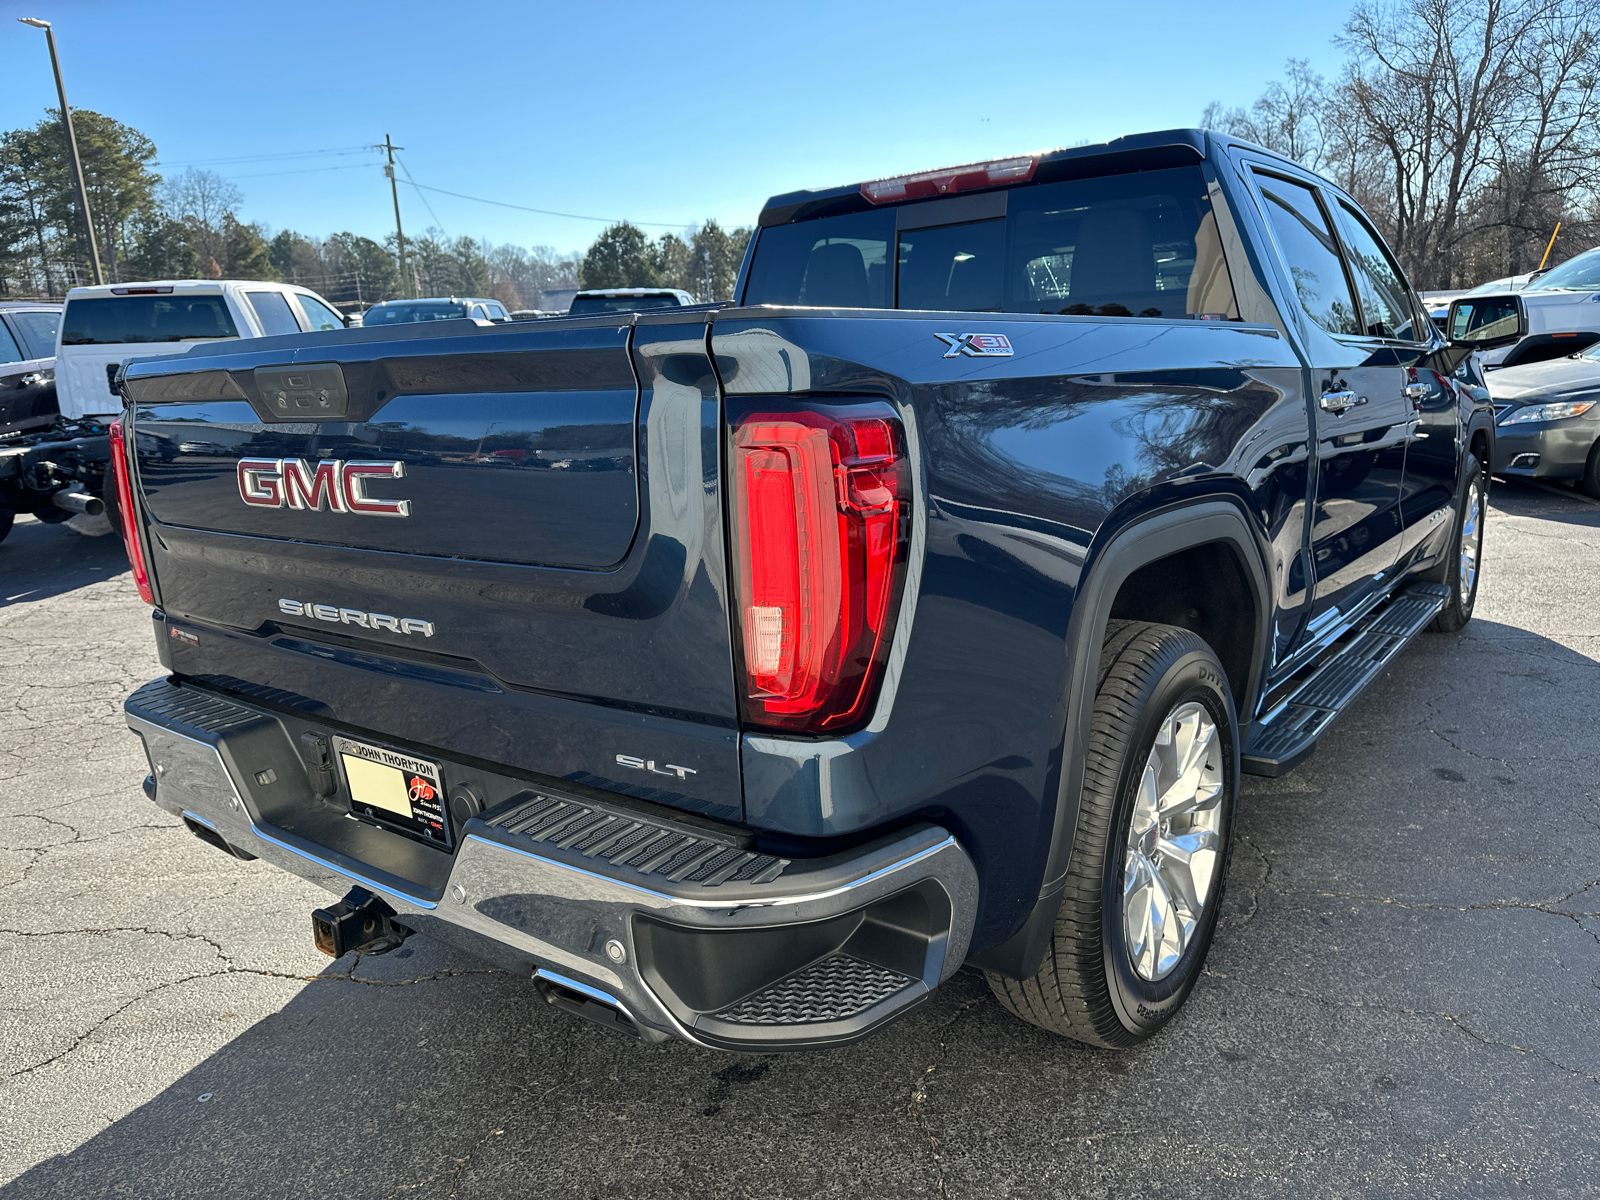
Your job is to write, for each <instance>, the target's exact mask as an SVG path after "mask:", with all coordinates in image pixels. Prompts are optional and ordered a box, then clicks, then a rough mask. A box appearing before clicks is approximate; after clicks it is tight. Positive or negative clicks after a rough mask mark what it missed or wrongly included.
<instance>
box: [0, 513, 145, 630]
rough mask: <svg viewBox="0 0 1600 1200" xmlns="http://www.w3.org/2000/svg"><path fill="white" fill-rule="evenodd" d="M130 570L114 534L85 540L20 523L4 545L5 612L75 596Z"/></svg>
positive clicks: (0, 602)
mask: <svg viewBox="0 0 1600 1200" xmlns="http://www.w3.org/2000/svg"><path fill="white" fill-rule="evenodd" d="M127 570H128V555H127V551H126V550H124V549H123V546H122V538H121V537H120V536H118V535H117V533H116V532H115V531H112V532H111V533H107V534H102V535H101V536H99V537H84V536H83V535H81V534H77V533H74V532H73V531H72V530H70V529H68V528H67V527H66V526H65V525H46V524H45V523H44V522H43V521H38V520H35V519H34V518H32V517H18V518H17V522H16V524H15V525H13V526H12V527H11V532H10V534H8V535H7V536H6V539H5V540H4V541H3V542H0V608H5V607H6V606H7V605H11V604H17V603H21V602H24V601H30V600H48V599H50V598H51V597H53V596H59V595H63V594H64V593H66V592H75V591H77V590H78V589H79V588H82V587H87V586H88V585H90V584H92V583H99V582H101V581H102V580H106V579H113V578H115V577H116V576H118V575H122V574H125V573H126V572H127Z"/></svg>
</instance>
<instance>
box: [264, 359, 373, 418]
mask: <svg viewBox="0 0 1600 1200" xmlns="http://www.w3.org/2000/svg"><path fill="white" fill-rule="evenodd" d="M255 380H256V387H257V388H259V389H260V391H261V408H262V409H264V410H265V412H266V413H267V414H269V415H270V416H271V418H272V419H274V420H279V421H329V420H338V419H340V418H342V417H343V416H344V415H345V412H346V410H347V408H348V407H349V403H350V392H349V389H348V388H346V387H345V382H344V371H343V370H342V369H341V368H340V366H339V364H338V363H304V364H301V363H296V364H295V365H294V366H292V367H257V368H256V370H255Z"/></svg>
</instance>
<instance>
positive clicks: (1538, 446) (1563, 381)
mask: <svg viewBox="0 0 1600 1200" xmlns="http://www.w3.org/2000/svg"><path fill="white" fill-rule="evenodd" d="M1489 392H1490V394H1491V395H1492V396H1493V398H1494V411H1495V426H1496V428H1495V441H1494V470H1495V473H1496V474H1498V475H1504V476H1506V477H1507V478H1516V477H1521V478H1527V479H1549V480H1561V481H1565V482H1575V483H1579V484H1581V485H1582V487H1583V489H1584V490H1585V491H1586V492H1588V493H1589V495H1591V496H1593V497H1594V498H1595V499H1596V500H1600V344H1596V345H1591V346H1590V347H1589V348H1588V349H1587V350H1585V351H1583V352H1581V353H1579V354H1573V355H1569V356H1568V357H1566V358H1557V359H1547V360H1545V361H1543V362H1538V363H1530V364H1527V365H1525V366H1520V367H1505V368H1503V369H1502V370H1499V371H1496V372H1495V373H1494V374H1493V375H1491V376H1490V377H1489Z"/></svg>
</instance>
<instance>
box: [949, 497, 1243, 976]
mask: <svg viewBox="0 0 1600 1200" xmlns="http://www.w3.org/2000/svg"><path fill="white" fill-rule="evenodd" d="M1097 540H1099V539H1097ZM1196 552H1199V557H1200V558H1201V559H1203V558H1204V556H1205V554H1207V553H1209V554H1226V555H1228V556H1230V559H1231V561H1232V562H1233V564H1234V566H1235V567H1236V569H1237V571H1238V579H1239V580H1240V582H1241V583H1242V584H1243V586H1244V587H1245V588H1246V589H1247V593H1248V597H1249V599H1250V601H1251V604H1252V608H1253V612H1252V614H1251V619H1250V629H1249V633H1248V636H1247V637H1245V638H1243V639H1240V640H1241V641H1242V642H1243V644H1244V645H1245V646H1246V647H1247V650H1245V651H1244V652H1242V653H1240V652H1237V647H1235V648H1234V649H1235V654H1234V657H1235V659H1236V664H1235V666H1234V667H1230V664H1229V663H1228V662H1226V661H1224V663H1223V665H1224V668H1225V669H1228V671H1229V682H1230V685H1231V684H1233V683H1234V678H1233V676H1234V670H1235V669H1236V668H1237V669H1242V671H1243V673H1244V679H1245V681H1246V690H1245V691H1244V692H1243V693H1241V694H1239V695H1238V696H1236V698H1235V706H1236V708H1237V710H1238V713H1239V721H1240V723H1241V725H1242V724H1243V723H1244V722H1245V721H1247V720H1248V719H1249V713H1250V712H1251V711H1252V708H1251V706H1252V705H1253V703H1254V698H1255V692H1256V689H1257V687H1258V685H1259V681H1260V679H1261V676H1262V672H1263V669H1264V666H1265V662H1266V653H1267V635H1268V630H1269V629H1270V625H1271V620H1270V618H1271V611H1272V607H1271V596H1272V592H1271V588H1270V585H1269V582H1268V581H1269V579H1270V576H1269V574H1268V573H1267V570H1266V567H1265V563H1264V559H1263V555H1262V552H1261V549H1260V543H1259V541H1258V539H1257V536H1256V534H1255V533H1254V531H1253V529H1252V526H1251V523H1250V521H1249V520H1248V518H1247V517H1246V515H1245V513H1244V511H1243V510H1242V508H1241V506H1240V504H1239V503H1238V502H1237V501H1236V500H1234V499H1232V498H1228V499H1223V498H1214V499H1207V500H1202V501H1198V502H1194V501H1191V502H1188V503H1186V504H1184V505H1183V506H1182V507H1173V508H1168V509H1165V510H1162V511H1157V512H1153V513H1149V514H1145V515H1142V516H1139V517H1136V518H1134V519H1133V520H1132V521H1130V522H1129V523H1127V524H1124V525H1122V526H1120V527H1117V528H1115V529H1114V530H1112V531H1111V532H1110V533H1109V534H1108V535H1107V536H1106V537H1105V539H1104V541H1103V544H1102V546H1101V547H1100V548H1099V549H1098V550H1097V549H1096V548H1095V547H1093V546H1091V549H1090V554H1089V559H1088V563H1087V565H1086V567H1085V571H1084V575H1083V578H1082V580H1081V581H1080V583H1079V587H1078V592H1077V596H1076V597H1075V599H1074V601H1073V605H1072V616H1071V618H1070V620H1069V622H1068V626H1067V670H1066V677H1067V702H1066V714H1067V716H1066V724H1065V728H1064V730H1063V740H1062V747H1063V751H1062V754H1063V758H1062V764H1061V784H1060V788H1059V791H1058V792H1057V795H1056V810H1055V819H1054V822H1053V824H1052V826H1051V835H1050V847H1049V851H1048V853H1047V854H1046V856H1045V870H1044V874H1043V883H1042V885H1041V887H1040V891H1039V896H1038V899H1037V900H1036V901H1035V904H1034V908H1033V911H1032V912H1031V913H1030V914H1029V915H1028V917H1027V918H1026V919H1025V920H1024V921H1023V923H1022V926H1021V928H1020V929H1018V931H1017V932H1016V933H1014V934H1013V935H1012V936H1011V937H1010V938H1008V939H1007V940H1006V941H1004V942H1001V943H1000V944H999V945H996V946H991V947H987V948H985V949H983V950H981V951H979V952H977V953H976V954H974V955H973V956H972V958H971V959H970V960H969V961H970V962H972V963H973V965H975V966H981V967H983V968H985V969H986V970H990V971H995V972H998V973H999V974H1002V975H1007V976H1010V977H1012V978H1016V979H1027V978H1029V977H1031V976H1033V975H1034V974H1035V973H1037V971H1038V970H1039V965H1040V963H1041V962H1042V961H1043V959H1044V954H1045V951H1046V950H1047V949H1048V947H1049V943H1050V936H1051V932H1052V930H1053V928H1054V924H1055V912H1056V908H1057V907H1059V905H1060V898H1061V890H1062V887H1063V885H1064V883H1065V879H1066V869H1067V861H1068V859H1069V858H1070V856H1071V854H1072V846H1073V842H1074V839H1075V836H1076V832H1077V823H1078V810H1079V799H1080V793H1081V791H1082V787H1083V756H1082V753H1081V751H1082V747H1084V746H1085V745H1086V744H1087V743H1088V739H1089V732H1090V727H1091V724H1092V722H1093V716H1094V698H1095V687H1096V682H1097V679H1096V676H1097V671H1096V668H1097V666H1098V665H1099V662H1100V650H1101V645H1102V643H1103V642H1104V640H1105V630H1106V624H1107V622H1109V621H1110V620H1112V619H1113V609H1114V608H1116V606H1117V603H1118V600H1119V598H1120V597H1123V596H1124V595H1125V592H1124V588H1125V585H1126V584H1128V582H1129V580H1130V579H1134V578H1135V577H1136V576H1137V575H1138V573H1139V572H1140V571H1142V570H1145V569H1146V568H1152V567H1156V566H1158V565H1160V564H1162V563H1164V562H1166V561H1167V560H1172V559H1178V558H1180V557H1181V556H1185V555H1196ZM1185 565H1186V566H1187V567H1188V568H1189V569H1190V571H1191V573H1192V570H1193V568H1194V565H1195V563H1194V562H1193V561H1191V562H1189V563H1186V564H1185ZM1143 603H1145V601H1140V602H1136V603H1134V604H1133V605H1132V606H1131V610H1132V613H1133V615H1132V617H1131V619H1134V620H1154V619H1157V618H1155V617H1152V616H1148V615H1141V614H1140V608H1141V606H1142V604H1143ZM1117 615H1118V617H1119V618H1120V617H1121V616H1122V615H1123V614H1122V612H1119V613H1118V614H1117ZM1163 623H1176V622H1170V621H1167V622H1163ZM1201 623H1204V622H1201ZM1181 627H1184V628H1192V627H1193V626H1191V625H1183V626H1181ZM1196 632H1200V631H1199V630H1198V629H1197V630H1196ZM1201 636H1202V637H1204V636H1205V635H1204V633H1201ZM1220 654H1221V651H1219V656H1220ZM1235 776H1236V777H1237V764H1235Z"/></svg>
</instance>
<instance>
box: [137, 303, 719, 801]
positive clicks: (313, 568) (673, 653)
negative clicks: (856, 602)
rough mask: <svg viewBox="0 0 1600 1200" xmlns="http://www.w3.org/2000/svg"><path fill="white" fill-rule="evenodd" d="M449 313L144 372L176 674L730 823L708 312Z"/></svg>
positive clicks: (140, 370) (237, 348)
mask: <svg viewBox="0 0 1600 1200" xmlns="http://www.w3.org/2000/svg"><path fill="white" fill-rule="evenodd" d="M439 324H440V325H441V326H444V325H448V326H450V327H451V328H449V329H441V330H439V331H437V332H435V331H433V330H429V332H428V334H427V335H425V336H421V337H419V336H416V335H415V334H411V335H408V336H403V337H397V336H396V334H395V333H394V332H393V331H391V330H388V329H382V328H379V329H373V330H350V331H345V332H343V333H334V334H331V335H317V336H316V338H315V339H313V338H309V337H302V338H293V339H273V342H274V343H275V345H274V346H271V347H267V348H262V347H263V343H262V342H256V343H254V344H250V343H235V344H233V345H231V346H229V347H228V348H226V349H222V348H219V352H218V353H216V354H211V355H207V356H205V357H203V358H202V357H199V356H197V355H194V354H190V355H186V356H184V358H183V359H182V360H181V361H178V360H165V361H162V362H158V363H147V364H136V365H135V366H133V367H131V368H130V370H129V375H128V382H127V388H128V392H129V396H130V398H131V399H132V400H133V402H134V410H135V416H134V423H135V428H136V433H137V437H136V438H135V439H134V442H135V444H136V445H137V447H138V451H137V454H138V463H137V468H138V474H139V485H140V489H141V493H142V497H143V504H142V508H143V509H144V514H143V515H144V516H145V518H146V521H147V525H146V530H147V536H148V538H149V542H150V549H151V556H152V562H151V569H152V573H153V574H154V576H155V578H156V582H157V587H158V589H159V596H160V604H161V609H162V612H163V614H164V615H165V617H166V618H167V619H168V620H170V621H171V622H173V623H174V624H175V626H182V627H183V630H182V634H186V635H187V636H183V635H182V634H180V635H175V636H173V637H171V638H169V639H167V640H166V642H165V644H166V646H167V648H168V649H169V651H170V653H171V657H172V666H173V668H174V670H175V671H176V672H177V673H179V674H181V675H188V676H192V677H198V678H201V679H208V680H210V681H211V682H213V683H217V684H219V685H220V686H223V687H227V688H232V689H234V690H240V691H249V692H252V693H253V694H257V695H260V694H262V692H261V689H276V690H278V691H281V692H283V693H285V694H286V696H287V699H286V700H285V701H284V702H286V703H290V704H292V705H293V706H295V707H299V708H302V709H312V710H315V711H319V712H321V713H323V714H324V715H325V716H328V717H330V718H331V719H333V720H336V721H340V722H344V723H348V724H350V725H353V726H356V727H358V728H361V729H365V730H370V731H372V732H374V733H377V734H380V735H385V736H389V737H392V738H398V739H402V740H409V741H414V742H416V743H419V744H421V745H425V746H427V747H428V748H430V749H432V750H435V751H437V752H441V753H444V754H446V755H449V754H456V755H461V756H470V757H474V758H479V759H484V760H488V761H492V762H495V763H500V764H503V765H507V766H513V767H521V768H524V769H527V770H529V771H533V772H538V773H541V774H550V775H555V776H559V777H564V778H569V779H577V780H581V781H582V782H585V783H589V784H592V785H595V786H600V787H606V788H610V789H613V790H619V791H625V792H628V793H630V794H634V795H639V796H643V797H646V798H650V799H655V800H659V801H663V802H666V803H671V804H675V805H678V806H680V807H684V808H689V809H695V810H698V811H702V812H707V813H710V814H714V815H717V816H721V817H738V816H739V815H740V814H741V807H740V795H739V781H738V769H737V765H738V757H737V753H738V752H737V734H736V730H735V700H734V687H733V678H732V666H731V650H730V645H729V636H730V635H729V626H728V618H727V612H726V609H725V604H724V599H723V594H722V593H723V592H724V591H725V588H724V587H723V584H722V581H723V580H724V579H725V577H726V572H725V568H724V564H723V550H722V532H721V515H720V510H721V502H720V498H719V495H718V474H717V446H718V430H719V425H718V421H719V413H718V405H717V395H716V388H715V381H714V377H713V374H712V371H711V365H710V362H709V360H708V359H707V358H706V355H705V350H704V347H705V328H704V325H703V323H702V322H701V321H700V320H698V319H694V320H691V321H690V322H688V323H684V322H683V320H682V319H681V318H680V319H679V320H677V321H676V322H674V321H670V320H668V321H658V322H657V323H655V324H651V325H642V326H641V327H640V328H639V329H637V330H635V329H633V328H632V327H631V326H630V325H629V324H626V323H617V322H595V321H581V322H580V321H564V322H549V323H542V324H539V325H533V324H531V323H526V324H524V323H519V324H517V325H513V326H501V327H495V328H482V327H479V326H476V325H473V324H471V323H469V322H467V321H460V322H440V323H439ZM456 327H459V328H456ZM286 347H287V348H286ZM662 363H666V364H668V369H667V370H665V371H664V372H663V371H661V370H658V366H659V364H662ZM191 638H192V639H193V640H190V639H191ZM635 763H651V764H656V769H655V770H654V771H652V770H651V769H650V768H648V767H647V768H640V767H638V766H634V765H631V764H635ZM666 764H672V765H673V768H674V769H673V770H672V771H671V772H670V773H668V772H666V771H665V769H664V768H665V766H666Z"/></svg>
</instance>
